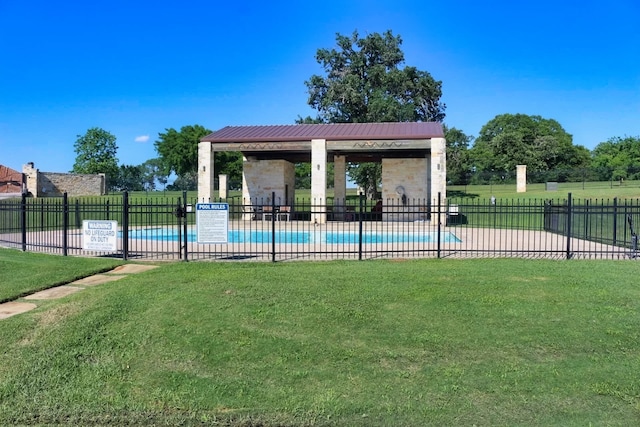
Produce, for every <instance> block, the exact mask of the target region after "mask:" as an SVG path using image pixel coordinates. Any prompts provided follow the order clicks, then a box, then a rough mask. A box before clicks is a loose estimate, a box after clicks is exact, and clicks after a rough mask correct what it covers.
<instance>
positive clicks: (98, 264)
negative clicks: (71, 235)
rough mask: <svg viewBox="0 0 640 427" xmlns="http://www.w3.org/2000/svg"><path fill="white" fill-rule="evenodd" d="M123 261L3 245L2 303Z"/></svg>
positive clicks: (0, 252) (0, 263)
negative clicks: (54, 254)
mask: <svg viewBox="0 0 640 427" xmlns="http://www.w3.org/2000/svg"><path fill="white" fill-rule="evenodd" d="M120 264H122V261H121V260H116V259H100V258H74V257H64V258H63V257H56V256H50V255H42V254H33V253H25V252H20V251H17V250H14V249H3V248H0V302H4V301H8V300H11V299H15V298H17V297H18V296H21V295H26V294H30V293H34V292H35V291H39V290H42V289H47V288H50V287H52V286H56V285H60V284H64V283H69V282H72V281H74V280H76V279H80V278H82V277H86V276H90V275H91V274H95V273H100V272H103V271H108V270H111V269H112V268H114V267H115V266H117V265H120Z"/></svg>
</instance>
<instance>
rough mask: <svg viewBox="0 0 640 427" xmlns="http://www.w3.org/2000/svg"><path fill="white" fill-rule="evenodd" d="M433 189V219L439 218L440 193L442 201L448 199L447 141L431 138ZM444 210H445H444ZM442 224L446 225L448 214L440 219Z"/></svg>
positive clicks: (431, 189) (431, 192)
mask: <svg viewBox="0 0 640 427" xmlns="http://www.w3.org/2000/svg"><path fill="white" fill-rule="evenodd" d="M430 169H431V188H430V191H429V192H430V194H429V197H430V198H431V201H432V202H433V203H432V205H431V209H432V212H431V218H432V221H433V219H434V218H437V216H438V215H437V208H438V206H437V203H438V193H440V197H441V200H442V201H443V200H444V199H445V198H446V197H447V141H446V140H445V139H444V138H431V168H430ZM443 210H444V209H443ZM439 221H440V222H441V223H442V224H445V223H446V214H445V213H443V214H442V218H439Z"/></svg>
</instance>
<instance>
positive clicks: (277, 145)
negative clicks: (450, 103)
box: [198, 122, 446, 223]
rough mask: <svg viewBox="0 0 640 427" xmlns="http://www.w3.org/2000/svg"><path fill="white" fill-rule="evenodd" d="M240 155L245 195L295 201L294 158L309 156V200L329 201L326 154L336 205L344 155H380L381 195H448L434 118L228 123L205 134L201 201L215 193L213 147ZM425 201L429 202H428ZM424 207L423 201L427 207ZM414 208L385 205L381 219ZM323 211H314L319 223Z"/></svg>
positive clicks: (365, 158)
mask: <svg viewBox="0 0 640 427" xmlns="http://www.w3.org/2000/svg"><path fill="white" fill-rule="evenodd" d="M223 151H239V152H242V155H243V174H242V175H243V179H242V195H243V198H244V199H245V200H263V201H266V202H267V203H271V197H272V194H275V197H276V201H277V203H278V204H279V205H292V204H293V202H294V196H295V194H294V193H295V164H296V163H304V162H307V163H311V200H313V201H315V203H316V204H318V205H322V204H326V191H327V178H326V168H327V163H328V162H333V163H334V173H335V176H334V199H333V200H334V201H333V203H334V206H333V210H334V211H336V210H338V209H340V206H341V205H342V206H344V200H345V198H346V165H347V162H356V163H357V162H381V163H382V199H383V200H392V199H394V198H395V199H402V200H403V201H405V200H407V199H409V200H423V201H424V202H425V206H433V201H434V200H435V199H436V198H437V197H438V194H440V195H441V197H442V198H444V197H446V141H445V139H444V132H443V129H442V125H441V124H440V123H435V122H399V123H395V122H394V123H337V124H297V125H282V126H227V127H224V128H222V129H220V130H218V131H216V132H213V133H211V134H209V135H207V136H205V137H204V138H202V139H201V140H200V143H199V146H198V201H200V202H208V201H211V200H213V197H214V176H215V175H214V173H215V171H214V166H213V165H214V156H215V153H216V152H223ZM427 209H428V208H427ZM422 210H424V208H422ZM414 217H415V212H409V211H408V209H402V208H398V209H395V210H394V211H389V210H385V212H384V217H383V218H384V219H385V220H388V221H403V220H408V219H409V218H414ZM326 218H327V216H326V212H324V213H322V212H321V213H316V214H314V215H312V218H311V220H312V221H314V222H318V223H323V222H325V221H326Z"/></svg>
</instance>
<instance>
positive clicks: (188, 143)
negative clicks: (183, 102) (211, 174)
mask: <svg viewBox="0 0 640 427" xmlns="http://www.w3.org/2000/svg"><path fill="white" fill-rule="evenodd" d="M210 133H211V131H210V130H208V129H206V128H204V127H203V126H201V125H193V126H183V127H182V128H180V131H177V130H175V129H173V128H170V129H165V133H160V134H158V140H157V141H156V142H155V147H156V151H157V152H158V154H159V156H160V157H159V158H160V162H161V163H162V165H163V167H164V168H165V169H166V170H169V171H173V172H175V174H176V175H178V176H179V177H183V178H184V181H185V182H191V181H192V180H193V176H196V174H197V171H198V143H199V142H200V139H201V138H202V137H204V136H206V135H208V134H210ZM214 169H215V172H216V173H222V174H227V175H229V182H230V183H237V182H240V183H241V182H242V155H241V154H240V153H236V152H220V153H216V155H215V157H214ZM185 185H186V184H185ZM185 185H183V186H185ZM189 185H191V184H189ZM187 186H188V185H187Z"/></svg>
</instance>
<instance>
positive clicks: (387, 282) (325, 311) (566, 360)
mask: <svg viewBox="0 0 640 427" xmlns="http://www.w3.org/2000/svg"><path fill="white" fill-rule="evenodd" d="M27 255H28V257H29V258H31V262H30V263H29V265H30V266H31V268H33V269H41V268H44V267H42V266H46V265H50V264H49V263H50V262H51V261H50V260H48V259H47V257H41V256H38V255H34V254H27ZM53 259H54V261H55V262H56V263H57V265H60V266H63V265H64V264H65V262H67V259H61V258H58V257H54V258H53ZM3 267H4V266H3ZM7 268H8V269H9V270H12V269H22V268H23V267H22V266H18V267H16V266H15V264H13V263H7ZM3 270H4V268H3ZM3 274H7V273H3ZM9 274H10V275H11V276H9V277H15V276H17V275H18V272H16V271H14V272H13V273H9ZM639 276H640V264H638V263H636V262H633V261H624V262H622V261H618V262H609V261H545V260H508V259H505V260H501V259H496V260H411V261H400V260H396V261H382V260H381V261H367V262H346V261H343V262H317V263H305V262H296V263H279V264H262V263H204V262H203V263H173V264H164V265H162V266H161V267H160V268H158V269H155V270H152V271H149V272H146V273H141V274H138V275H131V276H128V277H127V278H125V279H122V280H119V281H116V282H111V283H108V284H104V285H100V286H97V287H93V288H89V289H87V290H85V291H83V292H79V293H76V294H73V295H71V296H68V297H66V298H63V299H59V300H51V301H41V302H38V308H37V309H36V310H33V311H31V312H28V313H25V314H21V315H18V316H14V317H11V318H9V319H5V320H3V321H0V346H1V348H2V352H0V424H42V425H56V424H71V425H87V424H92V425H145V424H148V425H178V424H179V425H213V424H214V423H216V422H217V423H218V424H215V425H243V426H251V425H261V426H262V425H265V426H267V425H308V426H311V425H323V426H324V425H340V426H342V425H355V426H358V425H361V426H370V425H373V426H376V425H394V426H402V425H407V426H416V425H438V426H441V425H468V426H471V425H510V426H511V425H545V426H546V425H561V426H585V425H620V426H628V425H638V424H639V423H640V285H639V284H638V277H639ZM41 280H42V282H41V284H42V285H44V284H45V282H46V280H45V278H44V277H42V278H41ZM3 283H4V281H3Z"/></svg>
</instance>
